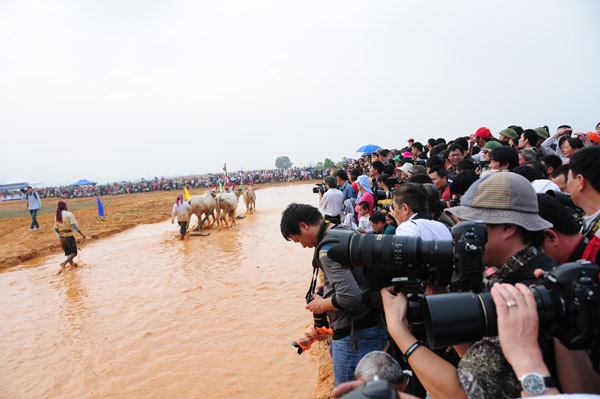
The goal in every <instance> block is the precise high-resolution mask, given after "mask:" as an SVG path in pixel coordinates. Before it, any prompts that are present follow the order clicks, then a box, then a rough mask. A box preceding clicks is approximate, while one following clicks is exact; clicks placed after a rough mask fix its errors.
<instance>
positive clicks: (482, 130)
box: [475, 126, 492, 139]
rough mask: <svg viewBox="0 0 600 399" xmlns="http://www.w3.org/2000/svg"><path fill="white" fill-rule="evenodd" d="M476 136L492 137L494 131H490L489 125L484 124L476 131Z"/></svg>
mask: <svg viewBox="0 0 600 399" xmlns="http://www.w3.org/2000/svg"><path fill="white" fill-rule="evenodd" d="M475 137H481V138H482V139H491V138H492V132H490V129H488V128H487V127H485V126H482V127H480V128H479V129H477V131H476V132H475Z"/></svg>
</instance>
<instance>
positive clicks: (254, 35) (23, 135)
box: [0, 0, 600, 185]
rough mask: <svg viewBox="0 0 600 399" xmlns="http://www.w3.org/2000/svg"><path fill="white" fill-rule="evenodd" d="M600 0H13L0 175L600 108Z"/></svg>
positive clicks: (1, 10) (162, 171)
mask: <svg viewBox="0 0 600 399" xmlns="http://www.w3.org/2000/svg"><path fill="white" fill-rule="evenodd" d="M599 18H600V1H597V0H528V1H522V0H500V1H496V0H489V1H479V0H473V1H466V0H462V1H461V0H458V1H448V0H430V1H402V0H389V1H387V0H379V1H367V0H363V1H353V0H343V1H337V0H336V1H327V0H318V1H316V0H315V1H311V0H302V1H285V0H274V1H262V0H253V1H247V0H244V1H226V0H225V1H198V0H189V1H178V0H169V1H155V0H138V1H129V0H96V1H86V0H76V1H74V0H37V1H28V0H0V132H1V137H2V154H1V157H0V183H4V182H6V181H8V180H10V179H13V178H15V177H20V176H22V177H28V178H30V179H32V180H38V181H42V182H43V183H44V184H46V185H52V184H69V183H73V182H75V181H77V180H79V179H83V178H86V179H89V180H93V181H97V182H99V183H107V182H113V181H117V180H122V179H126V180H138V179H140V178H142V177H144V178H151V177H154V176H159V177H160V176H173V175H182V174H186V175H187V174H204V173H209V172H220V171H221V168H222V167H223V164H224V163H225V162H226V163H227V167H228V169H229V171H232V170H239V169H242V168H243V169H244V170H251V169H262V168H273V167H274V165H275V160H276V159H277V157H279V156H288V157H289V158H290V160H291V161H292V162H293V164H294V165H295V166H308V165H314V164H316V163H317V162H321V161H323V160H324V159H325V158H330V159H332V160H333V161H336V162H337V161H339V160H341V159H342V158H343V157H356V156H358V155H359V154H357V153H356V149H357V148H358V147H360V146H361V145H363V144H367V143H374V144H377V145H380V146H382V147H384V148H400V147H402V146H404V145H405V144H406V140H407V139H408V138H409V137H413V138H415V139H416V140H418V141H423V142H424V141H426V140H427V138H429V137H436V138H437V137H445V138H447V139H451V138H454V137H457V136H464V135H468V134H470V133H473V132H475V130H476V129H477V128H478V127H480V126H487V127H489V128H490V129H491V130H492V132H493V133H497V132H499V131H500V130H502V129H503V128H505V127H507V126H508V125H511V124H519V125H521V126H523V127H525V128H527V127H537V126H542V125H548V126H549V127H550V129H551V131H555V130H556V127H557V126H558V125H560V124H570V125H571V126H573V128H574V129H575V130H576V131H585V132H587V131H590V130H594V128H595V126H596V123H598V122H600V23H599V22H598V21H599Z"/></svg>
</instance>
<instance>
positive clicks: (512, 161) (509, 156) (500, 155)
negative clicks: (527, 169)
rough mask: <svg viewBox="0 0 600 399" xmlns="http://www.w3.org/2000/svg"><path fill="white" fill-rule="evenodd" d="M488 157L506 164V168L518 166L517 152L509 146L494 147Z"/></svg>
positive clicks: (510, 168)
mask: <svg viewBox="0 0 600 399" xmlns="http://www.w3.org/2000/svg"><path fill="white" fill-rule="evenodd" d="M490 159H491V160H492V161H496V162H498V163H499V164H500V165H501V166H502V165H508V170H512V169H514V168H516V167H517V166H519V152H518V151H517V150H516V149H514V148H513V147H509V146H502V147H498V148H494V149H493V150H492V151H490Z"/></svg>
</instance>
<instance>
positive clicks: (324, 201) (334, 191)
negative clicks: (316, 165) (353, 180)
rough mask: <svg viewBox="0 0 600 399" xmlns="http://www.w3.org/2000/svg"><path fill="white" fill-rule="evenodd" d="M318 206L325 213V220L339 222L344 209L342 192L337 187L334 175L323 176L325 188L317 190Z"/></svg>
mask: <svg viewBox="0 0 600 399" xmlns="http://www.w3.org/2000/svg"><path fill="white" fill-rule="evenodd" d="M319 208H321V211H323V214H324V215H325V220H329V221H331V222H332V223H335V224H341V220H340V215H341V213H342V210H343V209H344V193H342V192H341V191H340V190H338V188H337V182H336V179H335V177H333V176H327V177H326V178H325V189H324V190H319Z"/></svg>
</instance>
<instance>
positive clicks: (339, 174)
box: [335, 169, 348, 181]
mask: <svg viewBox="0 0 600 399" xmlns="http://www.w3.org/2000/svg"><path fill="white" fill-rule="evenodd" d="M335 175H336V176H337V177H339V178H340V179H342V180H344V181H346V180H348V173H346V171H345V170H344V169H340V170H338V171H337V173H336V174H335Z"/></svg>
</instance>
